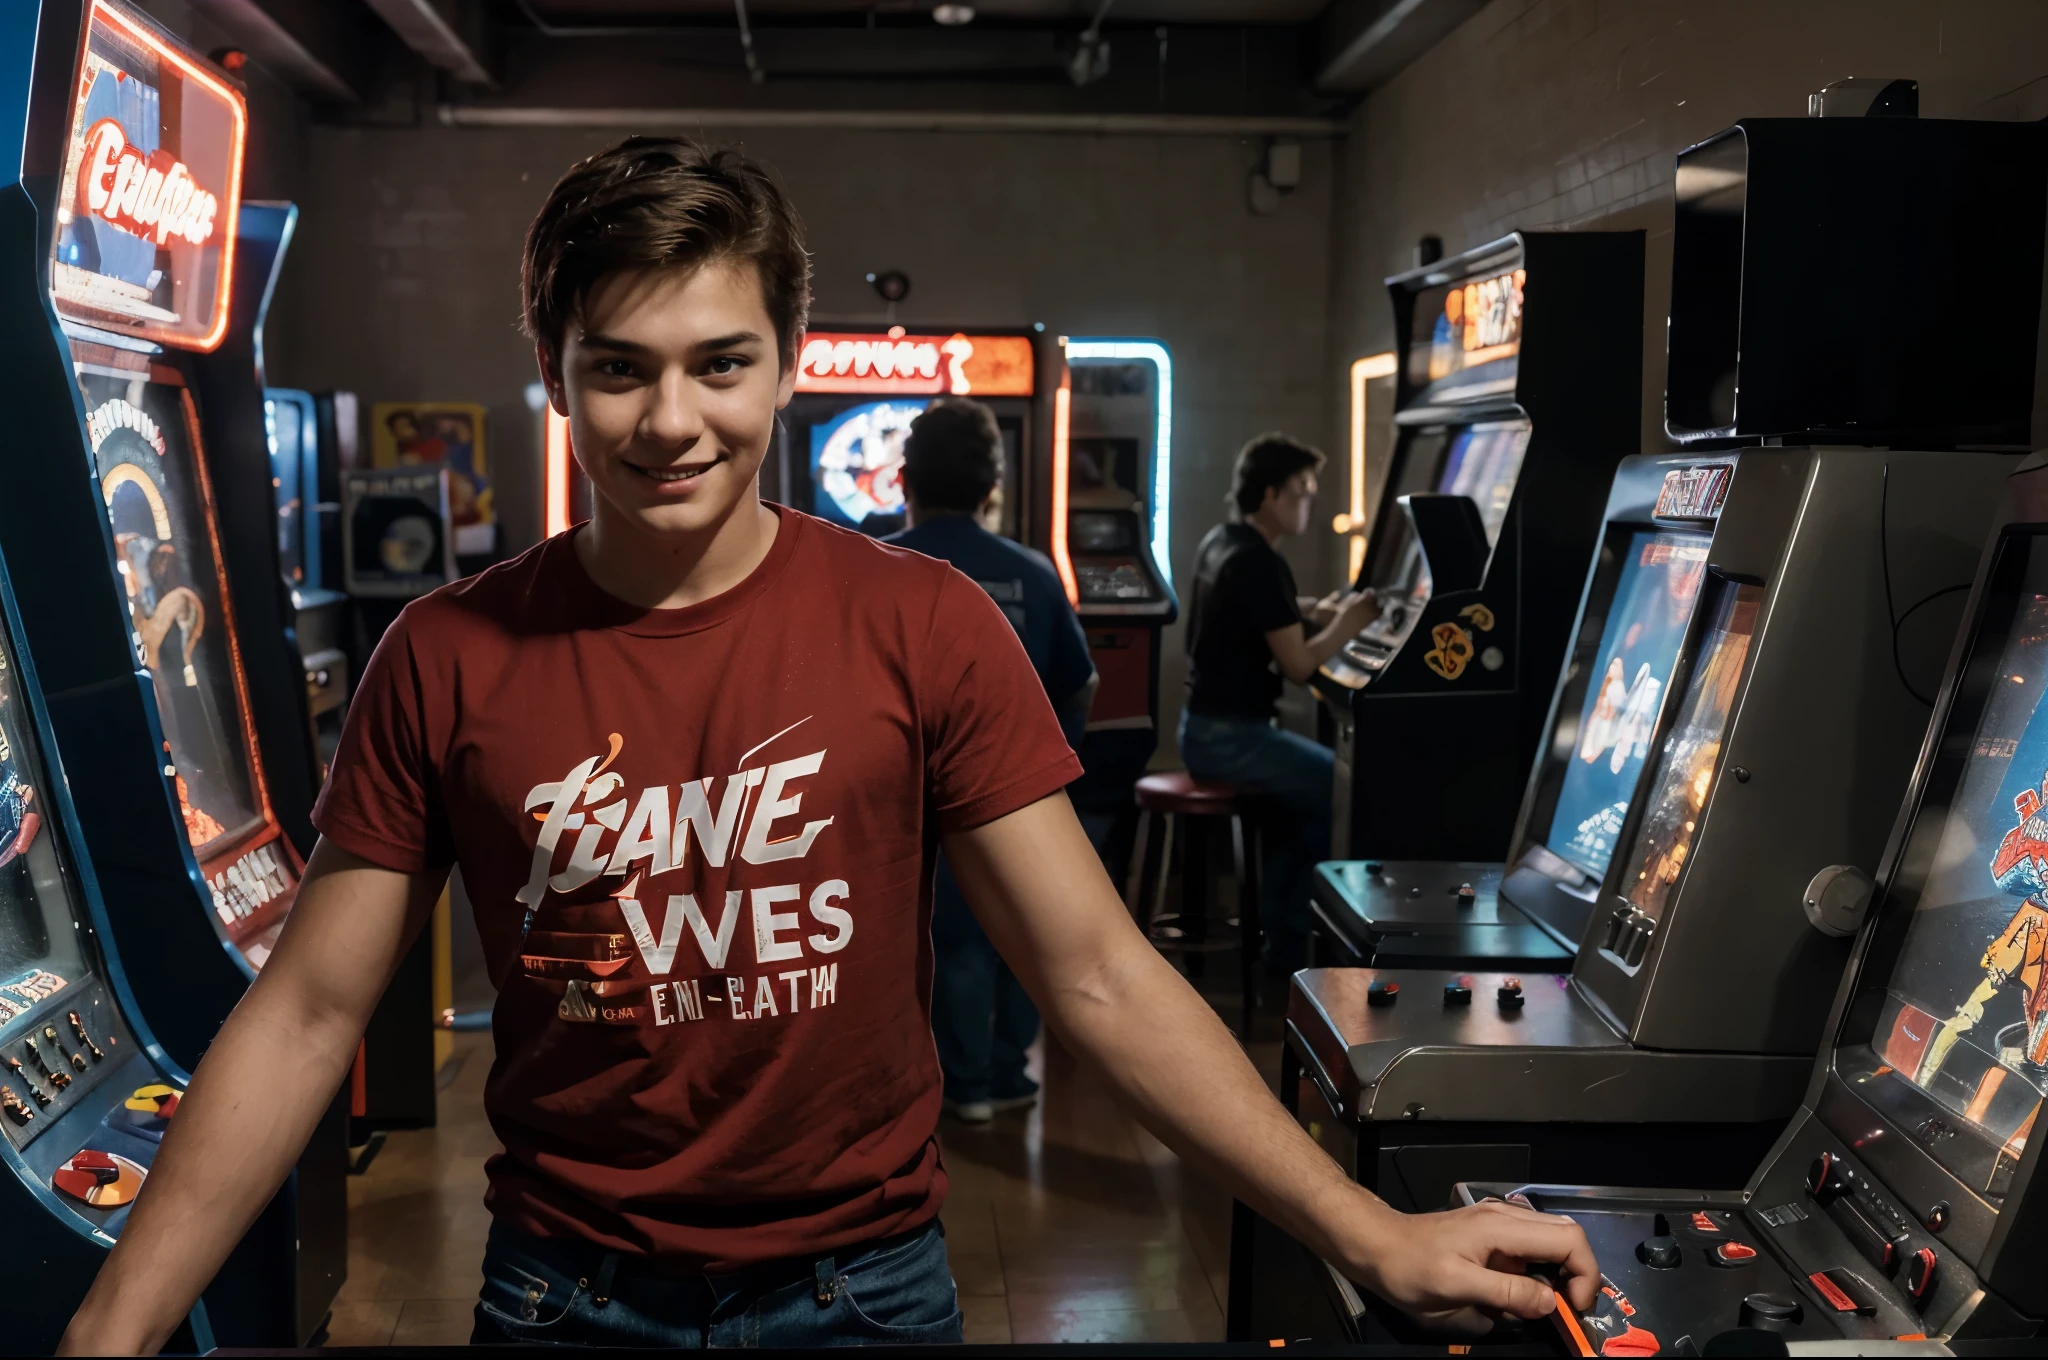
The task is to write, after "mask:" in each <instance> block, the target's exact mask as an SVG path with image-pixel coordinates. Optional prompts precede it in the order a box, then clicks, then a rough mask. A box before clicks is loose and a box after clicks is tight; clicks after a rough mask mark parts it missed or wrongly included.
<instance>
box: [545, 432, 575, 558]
mask: <svg viewBox="0 0 2048 1360" xmlns="http://www.w3.org/2000/svg"><path fill="white" fill-rule="evenodd" d="M544 443H545V448H544V449H543V456H544V458H545V463H546V466H545V468H544V475H543V481H542V496H543V505H542V509H543V511H544V513H543V516H542V518H543V521H544V524H543V529H542V532H543V535H544V536H545V537H547V538H553V537H554V536H555V535H556V534H559V533H562V532H564V531H565V530H567V529H568V527H569V476H570V470H571V469H572V468H573V467H575V465H576V457H575V454H574V452H573V451H572V450H571V449H570V447H569V417H567V416H565V415H563V414H562V413H561V412H559V411H557V410H556V409H555V408H554V406H553V404H552V403H551V404H550V405H549V406H548V408H547V432H546V435H545V439H544Z"/></svg>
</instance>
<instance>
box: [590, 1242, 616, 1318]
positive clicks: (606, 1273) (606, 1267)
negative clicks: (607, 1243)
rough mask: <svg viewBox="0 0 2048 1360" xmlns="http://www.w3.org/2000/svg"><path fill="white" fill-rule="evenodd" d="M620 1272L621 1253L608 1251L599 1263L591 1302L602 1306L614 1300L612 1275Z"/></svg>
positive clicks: (592, 1288)
mask: <svg viewBox="0 0 2048 1360" xmlns="http://www.w3.org/2000/svg"><path fill="white" fill-rule="evenodd" d="M618 1273H619V1253H617V1252H615V1251H608V1252H606V1253H605V1254H604V1259H603V1260H602V1261H599V1262H598V1263H597V1279H596V1280H595V1281H594V1282H593V1283H592V1285H591V1287H590V1302H591V1304H592V1306H593V1307H597V1308H602V1307H604V1306H605V1305H606V1304H608V1303H610V1302H611V1301H612V1277H613V1276H615V1275H617V1274H618Z"/></svg>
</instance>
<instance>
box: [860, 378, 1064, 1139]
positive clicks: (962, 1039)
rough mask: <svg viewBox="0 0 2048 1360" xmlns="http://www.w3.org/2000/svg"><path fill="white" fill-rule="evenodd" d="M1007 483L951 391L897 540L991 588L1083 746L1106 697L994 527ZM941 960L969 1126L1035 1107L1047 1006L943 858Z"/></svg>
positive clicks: (914, 439) (945, 1047)
mask: <svg viewBox="0 0 2048 1360" xmlns="http://www.w3.org/2000/svg"><path fill="white" fill-rule="evenodd" d="M1002 483H1003V432H1002V430H1001V428H1000V427H999V426H998V425H997V424H996V418H995V414H994V413H993V412H992V411H990V410H989V409H988V407H986V406H983V405H982V404H981V403H980V402H978V401H972V400H969V399H967V398H965V397H941V398H939V399H938V400H937V401H935V402H933V403H932V404H931V405H930V406H928V407H926V408H925V410H924V413H923V414H921V415H919V416H918V418H917V419H916V420H914V421H912V422H911V423H910V437H909V439H908V440H907V441H906V442H905V443H904V446H903V499H904V509H905V511H906V512H907V513H908V515H909V519H910V527H909V528H908V529H906V530H904V531H903V532H902V533H900V534H896V535H894V536H892V537H891V538H889V539H888V540H887V541H888V542H890V543H894V544H896V545H898V546H899V547H904V548H914V549H915V550H917V551H918V552H921V553H923V554H924V555H925V556H927V557H936V558H938V559H939V560H940V561H942V562H950V563H951V564H952V565H953V566H955V567H957V568H958V569H959V570H960V571H961V572H962V573H964V574H965V575H966V576H967V577H968V578H969V579H970V580H972V581H973V582H974V583H975V584H976V585H978V586H980V587H981V588H982V589H983V590H985V591H987V592H988V595H989V598H990V599H992V600H994V601H995V602H996V604H997V607H999V608H1000V609H1001V610H1002V611H1003V617H1004V618H1006V619H1008V620H1009V621H1010V626H1011V627H1012V628H1014V629H1016V630H1017V636H1018V638H1019V639H1020V640H1021V641H1022V642H1023V643H1024V654H1025V655H1026V656H1027V657H1029V658H1030V659H1031V669H1032V670H1034V671H1036V672H1037V674H1038V679H1039V683H1040V684H1042V685H1043V686H1044V687H1045V693H1046V697H1047V698H1049V699H1051V700H1052V704H1053V710H1054V712H1055V713H1057V714H1058V715H1059V719H1060V730H1061V731H1062V732H1063V733H1064V734H1065V736H1066V739H1067V744H1068V745H1069V746H1072V747H1074V748H1076V749H1079V747H1080V745H1081V734H1082V730H1083V729H1084V728H1085V727H1086V726H1087V723H1088V704H1089V701H1090V700H1092V699H1093V698H1094V696H1095V664H1094V662H1092V661H1091V660H1089V657H1088V639H1087V637H1086V636H1085V635H1084V634H1083V633H1082V632H1081V621H1080V620H1079V619H1078V618H1076V617H1075V616H1074V607H1073V606H1072V605H1070V604H1068V603H1067V596H1066V592H1065V591H1063V590H1062V589H1061V588H1060V580H1059V576H1058V575H1057V574H1056V573H1055V572H1054V571H1053V567H1052V563H1051V562H1049V561H1047V560H1046V559H1045V557H1044V556H1043V555H1042V554H1039V553H1036V552H1033V551H1032V550H1031V549H1029V548H1027V547H1024V546H1023V545H1022V544H1020V543H1013V542H1011V541H1010V540H1009V539H1006V538H1000V537H998V536H997V535H995V534H992V533H990V532H989V531H988V530H987V529H985V528H983V527H982V526H983V523H984V522H985V521H986V519H987V518H988V516H989V514H990V513H991V512H992V510H993V507H994V505H995V503H996V501H997V499H998V498H999V497H1000V496H1001V494H1002V492H1001V490H1000V488H1001V487H1002ZM932 955H933V968H932V1037H933V1038H934V1039H935V1040H936V1041H937V1042H938V1047H939V1068H940V1070H941V1071H942V1072H943V1073H944V1074H945V1092H946V1108H947V1109H948V1110H950V1111H952V1113H953V1114H954V1115H955V1116H956V1117H957V1118H959V1119H960V1120H961V1121H962V1122H963V1123H967V1124H986V1123H988V1122H989V1121H990V1120H991V1119H994V1118H995V1116H996V1115H997V1114H998V1113H1000V1112H1002V1111H1004V1110H1016V1109H1022V1108H1024V1107H1025V1106H1027V1105H1029V1104H1031V1102H1032V1101H1034V1100H1036V1099H1037V1098H1038V1083H1036V1082H1034V1081H1033V1080H1032V1079H1031V1078H1030V1077H1029V1076H1028V1075H1027V1074H1026V1073H1025V1071H1024V1050H1025V1049H1027V1048H1029V1047H1030V1046H1031V1041H1032V1040H1033V1039H1036V1038H1037V1037H1038V1010H1037V1008H1036V1007H1034V1006H1033V1005H1032V1004H1031V997H1030V996H1029V994H1027V993H1026V992H1025V990H1024V987H1023V985H1022V984H1021V983H1019V982H1018V981H1017V976H1016V974H1014V973H1012V972H1011V971H1010V969H1009V967H1008V966H1007V965H1005V964H1004V963H1003V960H1002V956H1001V955H999V954H998V953H997V952H996V948H995V946H994V945H992V944H990V943H989V938H988V932H986V931H984V930H983V929H982V928H981V926H980V924H979V923H978V922H976V921H975V919H974V913H973V912H972V911H971V910H969V908H968V906H967V899H966V898H964V897H962V896H961V895H960V885H959V883H958V882H957V881H956V880H955V879H954V877H953V868H952V865H951V864H950V863H948V862H947V860H946V858H945V857H944V856H943V855H942V856H940V857H939V863H938V869H937V872H936V875H935V877H934V880H933V885H932Z"/></svg>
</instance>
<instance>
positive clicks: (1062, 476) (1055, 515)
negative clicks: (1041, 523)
mask: <svg viewBox="0 0 2048 1360" xmlns="http://www.w3.org/2000/svg"><path fill="white" fill-rule="evenodd" d="M1073 413H1074V377H1073V374H1072V373H1070V372H1069V371H1068V370H1067V369H1066V368H1065V367H1064V366H1063V367H1062V368H1061V369H1060V385H1059V388H1058V390H1057V391H1055V392H1054V393H1053V394H1052V564H1053V566H1054V567H1055V568H1056V569H1057V570H1058V571H1059V574H1060V584H1061V585H1063V586H1065V587H1066V589H1067V603H1068V604H1072V605H1078V604H1080V603H1081V584H1080V582H1079V581H1077V580H1076V579H1075V578H1074V559H1073V556H1072V555H1071V554H1070V553H1069V552H1068V551H1067V472H1068V466H1067V464H1068V457H1067V433H1068V426H1069V424H1070V423H1071V422H1072V420H1073Z"/></svg>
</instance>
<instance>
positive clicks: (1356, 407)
mask: <svg viewBox="0 0 2048 1360" xmlns="http://www.w3.org/2000/svg"><path fill="white" fill-rule="evenodd" d="M1393 376H1394V356H1393V354H1392V353H1387V354H1368V355H1367V356H1366V357H1365V358H1363V359H1354V360H1353V361H1352V363H1351V508H1350V509H1349V510H1348V511H1347V512H1345V513H1343V514H1340V515H1338V516H1337V517H1336V518H1335V519H1334V520H1332V521H1331V525H1330V527H1331V528H1333V529H1335V530H1336V531H1337V532H1338V533H1340V534H1349V535H1350V536H1351V568H1350V575H1349V576H1348V577H1347V579H1349V580H1356V579H1358V573H1359V571H1360V569H1361V568H1363V567H1364V566H1365V546H1366V537H1367V535H1368V533H1369V532H1370V530H1371V528H1372V524H1371V521H1369V520H1367V519H1366V517H1365V480H1366V472H1365V428H1366V427H1365V385H1366V383H1367V382H1369V381H1371V380H1372V379H1374V378H1391V377H1393Z"/></svg>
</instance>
